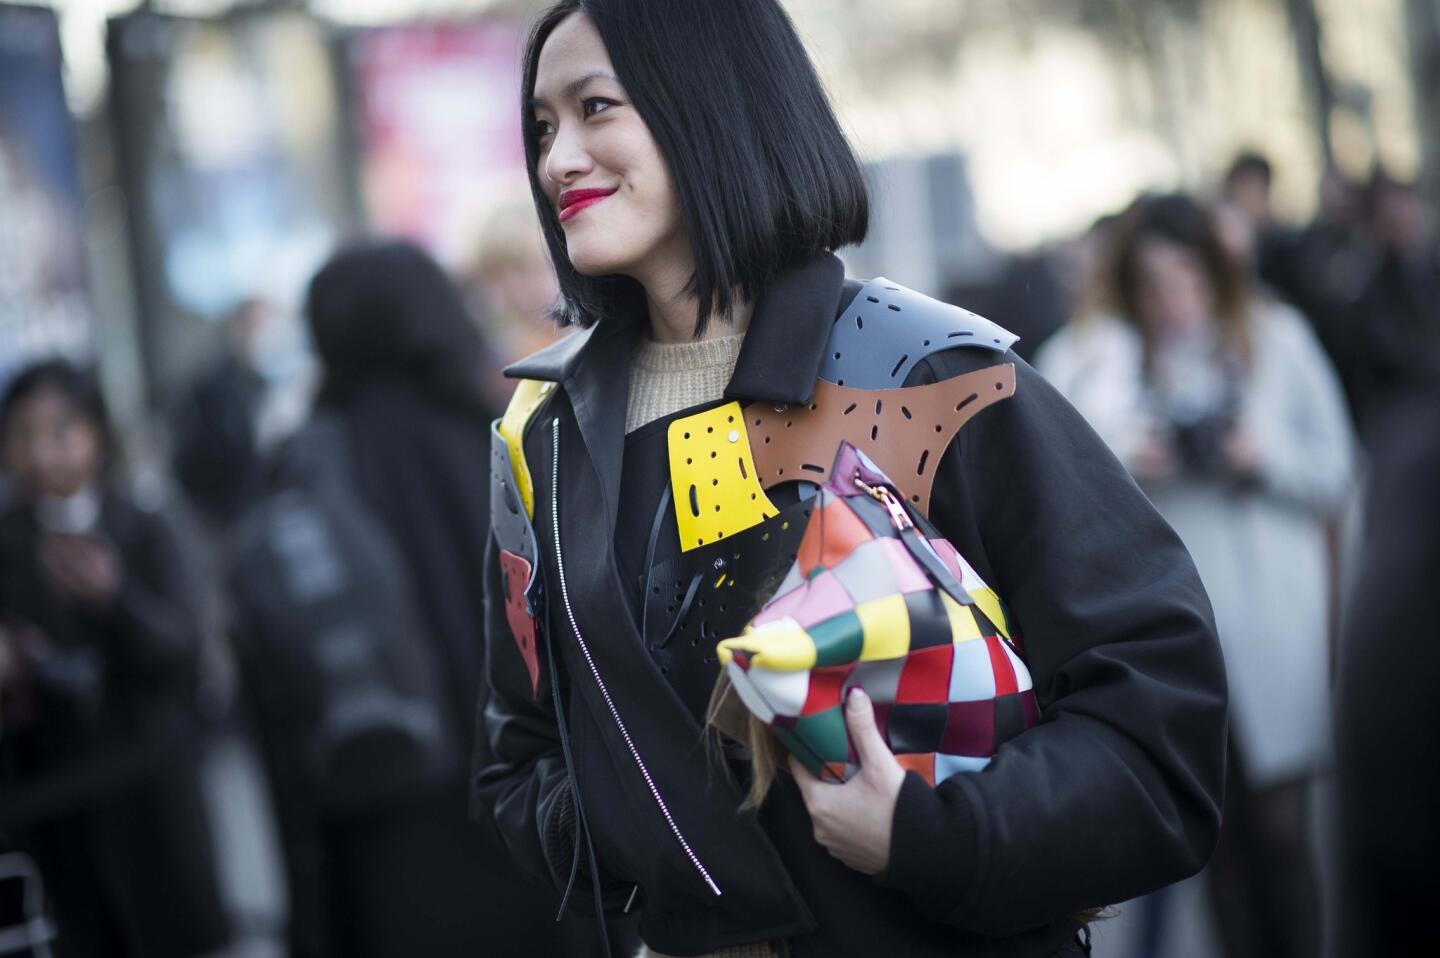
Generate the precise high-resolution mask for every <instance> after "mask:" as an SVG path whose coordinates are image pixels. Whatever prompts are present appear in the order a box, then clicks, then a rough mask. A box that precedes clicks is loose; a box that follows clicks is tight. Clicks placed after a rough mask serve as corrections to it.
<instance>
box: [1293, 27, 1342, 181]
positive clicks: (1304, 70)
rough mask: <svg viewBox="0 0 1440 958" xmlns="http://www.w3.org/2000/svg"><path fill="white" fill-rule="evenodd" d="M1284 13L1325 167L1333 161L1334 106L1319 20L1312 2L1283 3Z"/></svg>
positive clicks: (1333, 93)
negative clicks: (1332, 116) (1331, 116)
mask: <svg viewBox="0 0 1440 958" xmlns="http://www.w3.org/2000/svg"><path fill="white" fill-rule="evenodd" d="M1285 12H1286V14H1287V15H1288V16H1289V18H1290V32H1291V33H1292V34H1294V36H1295V53H1296V59H1297V60H1298V61H1299V64H1300V73H1301V80H1302V82H1303V83H1304V86H1305V91H1306V93H1307V95H1308V96H1309V99H1310V109H1311V110H1312V111H1313V115H1314V122H1315V139H1316V144H1317V145H1318V146H1319V147H1320V156H1321V159H1322V160H1324V163H1325V165H1326V166H1327V167H1328V166H1331V165H1332V164H1333V163H1334V161H1335V151H1334V148H1333V146H1332V145H1331V142H1330V113H1331V111H1332V110H1333V109H1334V106H1335V91H1334V88H1333V87H1332V86H1331V83H1330V74H1329V73H1327V72H1326V70H1325V58H1324V56H1323V55H1322V54H1321V52H1320V17H1319V16H1318V15H1317V14H1316V12H1315V0H1285Z"/></svg>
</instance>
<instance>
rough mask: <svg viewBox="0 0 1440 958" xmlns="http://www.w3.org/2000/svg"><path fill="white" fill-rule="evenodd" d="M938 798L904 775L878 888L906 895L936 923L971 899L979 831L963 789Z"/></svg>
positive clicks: (920, 781)
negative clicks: (887, 856) (888, 857)
mask: <svg viewBox="0 0 1440 958" xmlns="http://www.w3.org/2000/svg"><path fill="white" fill-rule="evenodd" d="M946 792H947V794H946V795H945V796H944V797H942V796H941V794H940V793H939V792H938V791H937V790H935V789H933V788H931V787H930V785H929V784H928V783H927V782H926V781H925V780H924V779H923V778H921V777H920V776H919V775H917V774H916V773H914V772H907V773H906V774H905V781H904V784H902V785H901V786H900V795H899V797H898V798H897V799H896V802H895V817H894V819H893V820H892V822H891V828H890V864H889V865H888V866H887V867H886V869H885V871H884V872H882V873H881V874H880V875H878V876H877V880H878V881H879V883H880V884H881V885H884V886H886V887H888V888H893V889H895V890H897V891H900V892H903V893H904V894H906V895H908V896H909V898H910V900H911V901H913V902H914V903H915V905H916V907H918V908H919V909H920V910H921V911H922V912H924V913H925V914H926V915H928V916H929V917H930V918H932V919H934V920H935V921H949V920H951V919H952V917H953V916H954V915H955V913H956V912H957V911H958V910H959V909H960V907H961V906H962V905H964V904H965V902H966V901H967V900H968V899H969V898H970V897H971V893H972V891H973V885H974V882H975V880H976V877H977V875H978V874H979V871H980V867H979V858H980V854H979V853H980V827H979V822H978V821H977V820H976V818H975V811H974V809H973V807H972V806H971V804H970V798H969V796H968V795H966V794H965V791H964V789H962V788H958V787H955V788H947V789H946Z"/></svg>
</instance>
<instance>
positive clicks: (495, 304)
mask: <svg viewBox="0 0 1440 958" xmlns="http://www.w3.org/2000/svg"><path fill="white" fill-rule="evenodd" d="M461 279H462V283H463V286H464V289H465V293H466V297H467V299H468V300H469V301H470V304H471V307H472V309H473V311H474V313H475V315H476V316H477V317H478V318H479V320H480V324H481V326H482V328H483V329H484V334H485V338H486V340H487V342H488V343H489V346H490V351H491V354H492V357H493V359H492V369H493V370H494V374H493V375H492V376H491V377H490V378H489V379H487V380H486V386H487V390H486V392H487V395H489V396H490V398H491V400H492V401H493V403H494V404H495V406H496V408H502V407H503V406H504V404H505V401H506V400H507V399H509V398H510V393H511V392H512V391H513V390H514V388H515V385H514V383H511V382H509V381H508V380H506V379H505V377H504V376H502V375H501V374H500V370H501V369H502V368H504V367H505V366H508V365H509V364H510V363H513V362H515V361H516V360H517V359H520V358H521V357H523V356H528V355H530V354H531V353H533V352H535V351H537V350H539V349H543V348H544V347H545V346H547V345H549V344H550V343H552V342H554V340H555V339H556V337H557V336H558V335H559V330H558V329H557V328H556V326H555V324H554V323H553V322H551V321H550V318H549V311H550V304H551V303H553V302H555V294H556V293H557V292H558V289H557V287H556V285H555V270H554V268H552V267H551V265H550V258H549V257H548V256H546V255H545V243H544V240H543V239H542V238H541V236H540V224H539V223H537V222H536V220H535V210H534V208H533V207H531V205H530V204H529V203H526V202H524V200H523V199H521V200H513V201H507V202H504V203H501V204H500V205H499V206H497V207H496V208H495V209H494V210H493V211H492V212H491V213H490V215H489V216H487V217H486V218H485V221H484V226H483V228H482V229H481V231H480V234H479V237H478V239H477V241H476V243H475V249H474V252H473V254H472V256H471V258H470V263H469V266H468V268H467V269H466V270H465V272H464V274H463V276H462V277H461Z"/></svg>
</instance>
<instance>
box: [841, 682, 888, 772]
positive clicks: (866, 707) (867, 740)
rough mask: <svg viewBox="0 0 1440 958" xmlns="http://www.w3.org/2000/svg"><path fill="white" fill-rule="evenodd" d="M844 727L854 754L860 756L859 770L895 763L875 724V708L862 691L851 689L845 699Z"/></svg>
mask: <svg viewBox="0 0 1440 958" xmlns="http://www.w3.org/2000/svg"><path fill="white" fill-rule="evenodd" d="M845 726H846V728H848V729H849V730H850V741H851V743H852V744H854V746H855V753H856V754H857V755H859V756H860V767H861V768H864V767H866V766H868V765H871V764H876V765H878V764H883V763H885V762H894V761H895V756H894V755H892V754H891V753H890V746H888V745H886V744H885V739H884V737H883V736H881V734H880V728H879V727H878V726H877V725H876V724H875V706H874V705H873V704H872V703H871V702H870V696H868V695H866V694H865V690H864V689H860V688H853V689H851V690H850V694H849V695H848V696H847V697H846V698H845Z"/></svg>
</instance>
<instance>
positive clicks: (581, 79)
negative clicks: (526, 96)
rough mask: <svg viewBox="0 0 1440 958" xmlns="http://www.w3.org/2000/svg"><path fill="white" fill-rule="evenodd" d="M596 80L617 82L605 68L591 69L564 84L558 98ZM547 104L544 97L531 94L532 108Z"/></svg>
mask: <svg viewBox="0 0 1440 958" xmlns="http://www.w3.org/2000/svg"><path fill="white" fill-rule="evenodd" d="M596 80H614V81H615V82H617V83H618V82H619V81H618V80H616V79H615V75H614V74H613V73H610V72H609V71H607V70H591V71H590V72H589V73H586V74H582V75H581V76H578V77H576V78H575V79H573V80H571V81H570V82H569V83H567V84H565V86H564V88H563V89H561V91H560V98H561V99H562V100H568V99H570V98H572V97H574V96H576V95H577V94H578V93H579V92H580V91H581V90H583V89H585V88H586V87H587V86H589V85H590V84H591V83H593V82H595V81H596ZM549 105H550V103H549V101H548V100H546V99H545V98H544V97H538V96H532V97H531V98H530V106H531V108H532V109H533V108H534V107H541V106H544V107H548V106H549Z"/></svg>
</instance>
